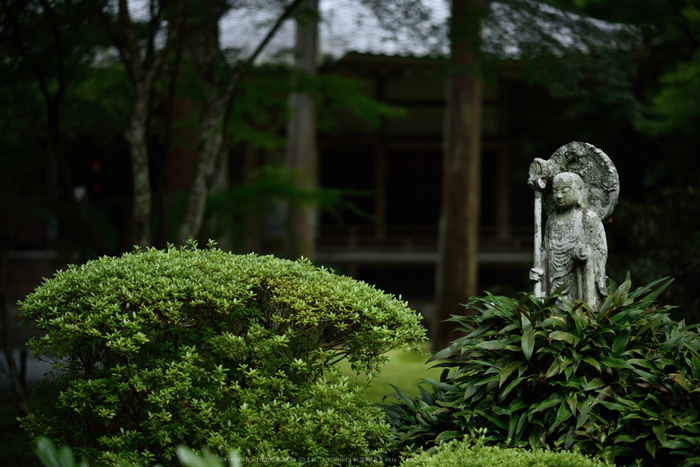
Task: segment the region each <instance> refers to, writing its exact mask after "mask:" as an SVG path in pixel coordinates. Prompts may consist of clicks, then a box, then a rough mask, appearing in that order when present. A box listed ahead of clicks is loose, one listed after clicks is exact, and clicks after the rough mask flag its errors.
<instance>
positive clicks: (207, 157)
mask: <svg viewBox="0 0 700 467" xmlns="http://www.w3.org/2000/svg"><path fill="white" fill-rule="evenodd" d="M301 1H302V0H294V1H293V2H292V3H291V4H289V5H287V7H285V9H284V10H283V12H282V13H281V14H280V16H279V17H278V18H277V21H276V22H275V24H274V25H273V26H272V27H271V28H270V30H269V31H268V33H267V35H266V36H265V38H264V39H263V40H262V41H261V42H260V44H258V47H257V48H256V49H255V51H254V52H253V54H252V55H251V56H250V57H248V59H247V60H246V61H245V62H244V63H243V65H241V66H240V67H239V68H238V69H237V70H229V76H228V78H227V82H226V84H225V86H223V89H222V90H221V91H219V90H218V88H219V86H218V85H217V83H216V79H215V74H214V73H213V67H214V60H215V59H216V57H217V55H218V53H219V50H218V49H219V43H218V20H219V19H220V17H219V16H216V15H214V16H212V15H209V16H207V17H206V20H205V28H206V29H205V34H206V35H207V37H206V38H205V39H206V40H205V46H204V49H203V50H202V56H203V57H204V60H201V61H200V62H199V64H198V67H199V68H200V69H201V70H200V71H201V73H200V78H201V79H202V82H203V85H204V87H205V93H206V95H207V100H206V102H205V105H204V109H203V110H202V119H201V122H200V125H201V126H200V141H201V143H200V146H199V149H198V151H197V161H196V163H195V169H194V175H193V178H192V185H191V187H190V197H189V202H188V205H187V212H186V214H185V220H184V222H183V224H182V226H181V227H180V229H179V231H178V235H177V242H178V243H179V244H184V243H185V242H186V241H187V240H188V238H189V237H192V238H195V239H196V238H197V236H198V235H199V230H200V228H201V226H202V221H203V219H204V208H205V206H206V199H207V195H208V191H209V186H208V184H207V180H208V179H210V178H212V172H213V170H214V167H215V165H216V161H217V158H218V157H223V155H222V150H223V144H224V141H225V137H224V132H225V127H226V122H227V120H228V118H229V115H230V113H231V106H232V105H233V93H234V91H235V90H236V87H237V85H238V82H239V80H240V78H241V77H242V76H243V74H245V72H246V71H247V70H248V68H250V67H251V66H252V64H253V62H254V61H255V59H256V58H257V57H258V56H259V55H260V53H261V52H262V50H263V49H264V48H265V46H266V45H267V44H268V43H269V42H270V40H271V39H272V37H273V36H274V35H275V34H276V33H277V31H278V30H279V28H280V26H281V25H282V23H283V22H284V21H285V20H286V19H287V18H289V16H290V15H291V14H292V13H293V12H294V10H295V9H296V8H297V6H298V5H299V3H300V2H301ZM214 32H215V33H214Z"/></svg>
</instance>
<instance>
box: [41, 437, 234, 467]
mask: <svg viewBox="0 0 700 467" xmlns="http://www.w3.org/2000/svg"><path fill="white" fill-rule="evenodd" d="M34 452H35V453H36V455H37V456H38V457H39V460H40V461H41V463H42V464H44V466H45V467H89V465H88V463H87V462H85V461H80V462H78V460H76V458H75V456H74V455H73V450H72V449H71V448H70V447H68V446H61V448H60V449H58V448H56V446H54V445H53V443H52V442H51V441H50V440H49V439H48V438H45V437H43V436H41V437H39V439H37V440H36V448H35V449H34ZM177 458H178V460H179V461H180V462H181V463H182V465H184V466H185V467H224V464H223V463H222V462H221V461H222V460H227V461H228V467H241V465H242V463H241V457H240V455H239V454H238V451H235V450H234V451H231V452H229V455H228V457H227V458H224V459H221V458H219V457H217V456H215V455H214V454H212V453H211V451H209V450H205V451H204V453H203V454H202V455H198V454H197V453H195V452H193V451H192V450H190V449H188V448H186V447H184V446H178V447H177ZM116 467H126V466H125V465H124V464H121V463H120V464H117V466H116ZM155 467H159V466H158V465H157V466H155Z"/></svg>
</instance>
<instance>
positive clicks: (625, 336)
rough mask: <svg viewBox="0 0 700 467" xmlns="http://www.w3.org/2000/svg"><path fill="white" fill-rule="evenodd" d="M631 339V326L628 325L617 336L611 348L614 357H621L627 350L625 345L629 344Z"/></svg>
mask: <svg viewBox="0 0 700 467" xmlns="http://www.w3.org/2000/svg"><path fill="white" fill-rule="evenodd" d="M629 339H630V328H629V327H627V328H625V329H623V330H622V332H620V333H619V334H618V335H617V337H616V338H615V341H614V342H613V345H612V348H611V350H610V355H612V356H613V357H614V358H618V357H620V356H621V355H622V354H623V352H624V351H625V347H626V346H627V342H629Z"/></svg>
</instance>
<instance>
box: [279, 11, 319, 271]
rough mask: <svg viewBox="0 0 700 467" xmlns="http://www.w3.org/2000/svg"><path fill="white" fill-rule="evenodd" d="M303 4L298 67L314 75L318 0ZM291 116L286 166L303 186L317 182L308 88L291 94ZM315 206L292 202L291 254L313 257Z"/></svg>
mask: <svg viewBox="0 0 700 467" xmlns="http://www.w3.org/2000/svg"><path fill="white" fill-rule="evenodd" d="M300 8H301V9H302V11H303V10H306V12H307V14H306V15H305V16H306V18H308V19H306V20H303V18H302V19H298V20H297V30H296V47H295V52H296V57H295V63H294V66H295V68H296V69H297V70H298V71H300V72H302V73H307V74H309V75H315V74H316V72H317V70H316V68H317V67H316V54H317V49H318V45H317V44H318V21H317V16H318V0H304V2H303V3H302V4H301V6H300ZM289 106H290V108H291V111H292V117H291V119H290V121H289V125H288V127H287V153H286V163H285V165H286V167H287V168H288V169H292V170H293V171H294V172H295V173H296V175H297V176H298V179H297V184H298V186H299V188H301V189H303V190H311V189H313V188H314V187H315V186H316V164H317V151H316V109H315V106H314V102H313V99H312V97H311V95H310V93H308V92H297V93H294V94H292V95H291V96H290V98H289ZM315 217H316V212H315V208H314V207H313V206H310V205H301V204H299V203H294V202H293V201H292V202H291V203H290V205H289V209H288V215H287V222H288V225H289V231H290V232H289V233H290V235H289V237H288V241H289V245H288V247H287V251H288V253H287V254H288V255H289V256H290V257H292V258H297V257H299V256H303V257H305V258H309V259H313V257H314V250H315V245H314V240H315V238H314V237H315V235H314V234H315V224H316V222H315Z"/></svg>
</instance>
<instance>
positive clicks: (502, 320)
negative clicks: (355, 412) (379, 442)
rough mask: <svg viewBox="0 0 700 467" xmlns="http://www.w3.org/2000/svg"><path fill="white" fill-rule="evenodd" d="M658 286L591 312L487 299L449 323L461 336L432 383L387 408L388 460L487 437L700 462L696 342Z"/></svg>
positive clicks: (648, 459) (609, 455)
mask: <svg viewBox="0 0 700 467" xmlns="http://www.w3.org/2000/svg"><path fill="white" fill-rule="evenodd" d="M661 282H662V281H657V282H655V283H652V284H649V285H647V286H646V287H642V288H639V289H637V290H636V291H634V292H632V293H630V292H629V291H630V281H629V278H628V280H627V281H626V282H625V283H623V284H622V285H620V287H619V288H618V287H617V286H616V285H615V284H611V286H610V295H609V297H608V298H607V300H606V301H605V303H604V304H603V306H602V308H601V310H600V312H598V313H594V312H592V311H591V310H590V309H588V306H587V305H586V304H585V303H582V302H576V303H568V302H565V303H564V304H563V305H562V306H559V305H557V299H558V296H557V295H556V294H555V295H553V296H551V297H549V298H547V299H545V300H543V301H540V300H539V299H536V298H534V297H533V295H532V294H525V295H524V296H523V297H522V298H521V299H520V300H516V299H513V298H507V297H502V296H494V295H487V296H486V297H482V298H477V299H474V300H473V301H472V302H471V303H469V304H468V307H469V308H470V309H471V310H474V312H475V313H476V314H474V315H471V316H454V317H453V318H452V320H453V321H456V322H458V323H459V324H460V325H461V329H462V330H463V331H464V332H465V333H466V335H465V336H464V337H461V338H459V339H457V340H455V341H454V342H453V343H452V345H451V346H449V347H448V348H446V349H444V350H443V351H441V352H438V353H437V354H436V355H435V356H434V357H433V359H445V358H446V359H448V361H446V362H444V363H440V364H438V366H440V367H444V370H443V373H442V375H441V377H440V381H435V380H431V379H425V380H424V381H425V382H426V383H427V384H428V386H429V387H431V388H432V391H427V390H426V389H425V388H422V389H421V394H420V395H419V396H418V397H415V398H410V397H408V396H406V395H405V394H404V393H402V392H401V391H398V395H399V396H400V397H401V403H400V404H394V405H388V406H386V410H387V414H388V417H389V419H390V420H391V423H392V425H393V427H394V434H393V435H392V437H393V438H394V440H395V442H396V443H397V445H396V446H397V449H401V448H402V447H404V446H408V445H410V444H415V445H418V446H425V447H429V446H432V445H433V444H434V443H435V442H437V441H440V440H448V439H451V438H455V437H462V436H463V434H465V433H468V434H471V435H472V436H473V435H474V434H475V432H476V430H477V429H478V428H482V427H483V428H486V429H488V432H489V436H488V442H489V443H491V444H503V445H505V446H514V447H530V448H537V447H541V446H550V447H567V448H575V449H578V450H580V451H581V452H584V453H586V454H590V455H594V456H600V457H603V458H605V459H607V460H609V461H610V462H612V461H615V462H619V463H621V464H623V465H629V464H630V463H635V462H637V463H638V464H637V465H694V464H695V463H698V462H700V437H698V433H700V421H699V420H698V416H699V415H700V338H699V337H698V335H697V334H696V333H695V332H694V331H693V330H692V329H693V328H695V325H693V326H685V324H684V323H683V322H680V323H677V322H674V321H673V320H671V319H670V318H669V316H668V312H669V310H670V308H671V307H670V306H662V305H660V304H658V303H656V299H657V297H658V295H659V294H660V293H661V291H662V290H663V289H664V288H665V287H666V286H667V285H668V284H669V283H670V281H668V282H666V283H665V284H663V285H662V286H661V287H659V288H657V289H656V290H654V288H655V287H657V286H658V285H659V284H660V283H661Z"/></svg>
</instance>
